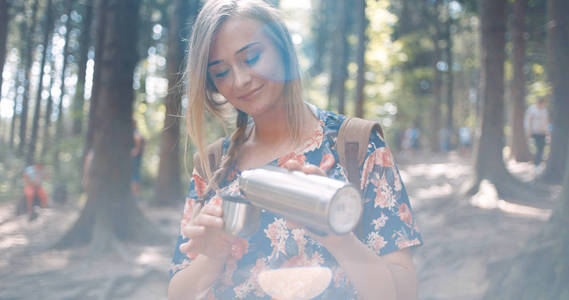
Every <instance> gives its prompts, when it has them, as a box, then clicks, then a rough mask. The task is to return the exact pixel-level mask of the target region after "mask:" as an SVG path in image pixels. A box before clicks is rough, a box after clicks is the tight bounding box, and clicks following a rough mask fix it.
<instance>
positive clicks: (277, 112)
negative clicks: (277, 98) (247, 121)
mask: <svg viewBox="0 0 569 300" xmlns="http://www.w3.org/2000/svg"><path fill="white" fill-rule="evenodd" d="M253 119H254V120H255V130H254V133H253V134H254V140H255V142H256V143H260V144H279V143H282V142H283V141H288V140H289V139H290V138H291V134H290V133H291V129H290V128H291V125H290V124H289V121H288V116H287V112H286V108H285V105H284V104H283V105H279V106H277V107H275V108H274V109H272V110H271V111H269V112H266V113H264V114H263V115H262V116H256V117H253Z"/></svg>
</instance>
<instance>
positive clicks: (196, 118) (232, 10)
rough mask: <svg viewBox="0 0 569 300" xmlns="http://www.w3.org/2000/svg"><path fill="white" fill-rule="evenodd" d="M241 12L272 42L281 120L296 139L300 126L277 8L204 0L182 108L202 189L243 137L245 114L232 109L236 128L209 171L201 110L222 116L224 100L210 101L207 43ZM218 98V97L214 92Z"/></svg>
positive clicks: (230, 161)
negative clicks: (279, 65)
mask: <svg viewBox="0 0 569 300" xmlns="http://www.w3.org/2000/svg"><path fill="white" fill-rule="evenodd" d="M233 16H235V17H244V18H249V19H253V20H256V21H258V22H260V23H261V24H263V32H264V33H265V34H266V35H267V37H268V38H269V40H270V41H271V42H272V43H273V44H274V45H275V47H276V48H277V50H278V51H279V53H280V55H281V58H282V60H283V65H284V69H285V78H284V79H285V86H284V90H283V99H284V101H285V107H286V112H287V120H288V124H289V126H290V129H291V136H292V138H293V139H294V140H295V141H299V140H300V136H301V131H302V128H301V127H302V115H303V114H302V112H303V108H304V102H303V101H302V86H301V81H300V72H299V67H298V60H297V57H296V52H295V50H294V46H293V44H292V41H291V38H290V34H289V33H288V30H287V28H286V26H285V25H284V23H283V22H282V20H281V18H280V16H279V13H278V11H277V10H276V9H275V8H273V7H271V6H270V5H268V4H267V3H265V2H263V1H262V0H210V1H207V2H206V3H205V4H204V6H203V8H202V10H201V11H200V13H199V14H198V16H197V18H196V21H195V23H194V26H193V31H192V35H191V38H190V47H189V56H188V61H187V69H186V76H187V79H188V80H187V84H188V86H187V95H188V102H189V105H188V111H187V119H186V126H187V129H188V130H187V131H188V133H189V135H190V138H191V140H192V142H193V143H194V145H195V146H196V148H197V151H198V153H199V156H200V158H202V159H200V161H201V168H202V170H204V171H205V176H206V177H207V181H208V188H207V189H206V191H207V192H206V193H204V195H207V194H208V193H209V192H210V191H211V190H212V189H213V188H214V187H217V186H218V184H219V183H220V182H221V181H222V180H223V179H224V178H226V177H227V174H228V172H229V171H230V170H231V169H232V168H233V167H234V166H235V164H236V163H237V159H238V156H239V155H238V154H239V149H240V147H241V146H242V145H243V143H244V142H245V140H246V138H247V137H246V128H247V120H248V116H247V114H246V113H244V112H242V111H238V113H237V120H236V130H235V132H233V134H232V135H231V145H230V147H229V150H228V154H227V157H226V158H225V159H224V160H222V162H221V166H220V167H219V168H218V169H217V170H216V171H215V172H214V174H211V172H210V165H209V160H208V159H205V158H206V157H207V156H206V141H205V134H204V124H205V116H204V113H205V112H206V111H208V112H210V113H212V114H213V115H214V116H215V117H216V118H217V119H218V120H222V117H223V116H222V115H223V112H222V106H223V104H225V103H227V101H221V102H219V101H216V99H215V98H216V97H214V96H215V94H216V93H217V90H216V88H215V85H214V84H213V81H212V80H211V79H210V78H209V75H208V72H207V64H208V61H209V52H210V48H211V43H212V41H213V40H214V38H215V34H216V32H217V30H218V28H219V27H220V26H221V25H222V24H223V22H224V21H225V20H226V19H227V18H229V17H233ZM218 98H219V97H218Z"/></svg>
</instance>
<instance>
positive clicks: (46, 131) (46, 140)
mask: <svg viewBox="0 0 569 300" xmlns="http://www.w3.org/2000/svg"><path fill="white" fill-rule="evenodd" d="M50 61H51V63H50V65H51V67H50V73H51V74H50V76H49V78H50V80H49V87H48V88H49V96H48V97H47V103H46V107H45V117H44V123H43V139H42V143H43V144H42V147H41V154H40V158H41V160H44V159H45V156H46V155H47V153H48V151H49V148H50V146H51V133H50V129H51V115H52V114H53V96H52V94H51V89H52V87H53V82H54V81H55V60H54V59H53V57H50Z"/></svg>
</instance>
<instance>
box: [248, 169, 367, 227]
mask: <svg viewBox="0 0 569 300" xmlns="http://www.w3.org/2000/svg"><path fill="white" fill-rule="evenodd" d="M239 186H240V189H241V191H242V193H243V195H244V196H245V198H246V199H247V201H248V202H249V203H250V204H252V205H253V206H255V207H257V208H261V209H266V210H268V211H270V212H273V213H275V214H278V215H282V216H284V217H286V218H287V219H288V220H291V221H293V222H296V223H298V224H300V225H304V226H307V227H308V228H309V229H311V230H313V231H315V232H316V233H319V234H328V233H334V234H346V233H349V232H351V231H352V230H353V229H354V228H355V227H356V226H357V224H358V222H359V219H360V217H361V215H362V211H363V203H362V199H361V196H360V193H359V190H358V189H356V188H355V187H354V186H353V185H351V184H350V183H347V182H343V181H340V180H336V179H331V178H328V177H324V176H319V175H309V174H304V173H302V172H299V171H288V170H286V169H283V168H279V167H273V166H266V167H262V168H258V169H251V170H247V171H243V172H242V174H241V178H240V179H239Z"/></svg>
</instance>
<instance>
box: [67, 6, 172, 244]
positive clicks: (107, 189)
mask: <svg viewBox="0 0 569 300" xmlns="http://www.w3.org/2000/svg"><path fill="white" fill-rule="evenodd" d="M138 7H139V1H138V0H99V3H98V5H97V19H98V20H97V23H98V24H99V25H100V27H99V26H98V28H101V29H103V31H98V32H97V36H98V38H97V45H96V47H97V48H98V49H101V51H98V52H97V54H99V55H101V56H96V57H95V60H96V65H98V66H99V68H100V70H99V71H98V72H97V73H96V75H97V77H100V78H95V82H96V83H97V85H96V86H94V87H93V89H96V90H97V91H98V92H97V94H96V97H97V99H96V101H97V102H98V104H97V107H96V112H95V115H96V119H97V125H96V127H95V128H94V129H95V131H94V136H93V144H92V146H93V150H94V155H93V161H92V164H91V168H90V170H89V184H88V186H87V203H86V205H85V207H84V209H83V211H82V213H81V215H80V217H79V219H78V220H77V222H76V223H75V225H74V226H73V227H72V228H71V229H70V230H69V231H68V232H67V233H66V234H65V236H64V237H63V238H62V239H61V240H60V242H59V243H58V245H56V246H59V247H64V246H70V245H77V244H84V243H87V242H90V246H91V250H92V251H93V252H94V253H100V252H101V251H106V250H117V249H119V248H121V247H120V246H119V245H120V244H119V243H118V242H117V241H118V240H121V241H138V242H147V243H148V242H150V240H149V238H152V239H153V240H156V239H159V240H163V239H161V237H162V235H161V233H160V232H159V231H158V229H157V228H156V227H155V226H152V225H151V223H150V222H149V221H148V220H147V219H146V217H145V216H144V215H143V214H142V212H141V211H140V209H139V208H138V206H137V204H136V202H135V201H134V199H133V197H132V195H131V194H130V189H129V183H130V174H131V171H130V170H131V160H130V149H131V147H132V143H133V139H132V136H133V128H132V111H133V109H132V106H133V100H134V91H133V89H132V83H133V75H134V66H135V64H136V62H137V60H138V58H137V57H136V56H137V55H133V53H137V52H136V44H137V43H136V37H137V35H136V32H137V18H138ZM101 35H102V36H101ZM99 42H101V43H102V44H99Z"/></svg>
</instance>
